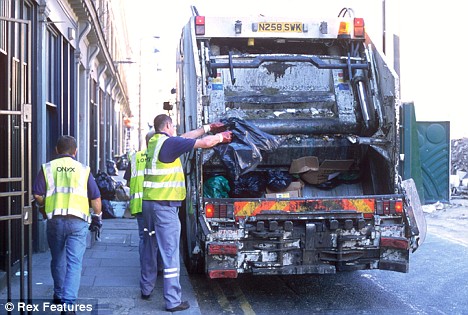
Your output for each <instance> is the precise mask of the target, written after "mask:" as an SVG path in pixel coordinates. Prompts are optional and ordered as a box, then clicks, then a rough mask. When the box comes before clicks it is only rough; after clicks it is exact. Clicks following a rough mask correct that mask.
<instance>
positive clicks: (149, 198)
mask: <svg viewBox="0 0 468 315" xmlns="http://www.w3.org/2000/svg"><path fill="white" fill-rule="evenodd" d="M153 126H154V129H155V132H156V133H155V135H154V136H153V137H152V138H151V139H150V141H149V143H148V151H147V154H148V156H147V158H148V159H147V162H146V169H145V176H144V182H143V218H144V224H145V228H146V229H147V230H148V235H150V236H151V237H150V238H145V240H144V245H143V246H144V247H146V246H150V248H151V249H153V250H157V249H159V251H160V254H161V260H162V263H163V277H164V280H163V283H164V286H163V290H164V292H163V294H164V300H165V304H166V310H167V311H168V312H177V311H183V310H186V309H188V308H189V307H190V305H189V303H188V302H187V301H182V289H181V286H180V281H179V278H180V261H179V243H180V232H181V228H180V221H179V215H178V212H179V207H180V206H181V204H182V201H183V200H184V199H185V196H186V189H185V176H184V171H183V169H182V163H181V161H180V156H181V155H182V154H184V153H186V152H189V151H191V150H193V149H198V148H202V149H207V148H211V147H214V146H215V145H217V144H219V143H229V142H231V136H232V135H231V132H230V131H225V130H226V126H224V124H222V123H219V122H217V123H213V124H210V125H205V126H203V127H200V128H198V129H195V130H192V131H189V132H187V133H185V134H183V135H181V136H174V134H175V128H174V125H173V123H172V119H171V118H170V117H169V116H168V115H166V114H161V115H158V116H156V117H155V118H154V124H153ZM208 132H212V133H216V134H214V135H207V136H205V137H203V138H200V139H197V138H199V137H201V136H202V135H204V134H206V133H208ZM217 132H219V133H217ZM153 279H154V280H156V274H155V273H154V274H153V278H152V279H151V280H153ZM150 283H151V284H154V283H155V281H151V282H150ZM153 289H154V285H153V286H152V287H151V286H148V287H147V288H143V289H142V292H141V297H142V298H143V299H148V298H149V297H150V294H151V292H152V290H153Z"/></svg>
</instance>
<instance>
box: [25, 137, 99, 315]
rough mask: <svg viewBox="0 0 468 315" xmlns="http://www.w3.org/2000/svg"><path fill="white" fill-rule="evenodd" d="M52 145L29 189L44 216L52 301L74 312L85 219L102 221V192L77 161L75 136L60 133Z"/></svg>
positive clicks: (78, 283) (85, 167) (86, 230)
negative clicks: (53, 154)
mask: <svg viewBox="0 0 468 315" xmlns="http://www.w3.org/2000/svg"><path fill="white" fill-rule="evenodd" d="M55 149H56V152H57V154H58V156H57V157H56V158H55V159H53V160H51V161H50V162H48V163H45V164H43V165H42V168H41V170H40V171H39V173H38V175H37V177H36V179H35V181H34V185H33V190H32V192H33V195H34V198H35V200H36V202H37V203H38V204H39V206H44V213H45V215H46V217H47V241H48V243H49V247H50V253H51V256H52V261H51V263H50V269H51V273H52V278H53V280H54V295H53V302H54V303H55V304H63V305H64V309H63V311H62V314H75V311H76V309H75V306H76V305H75V303H76V299H77V297H78V290H79V288H80V281H81V269H82V262H83V255H84V253H85V250H86V236H87V234H88V227H89V226H88V223H91V222H94V223H91V224H99V225H102V220H101V218H102V212H101V194H100V191H99V188H98V186H97V184H96V181H95V180H94V177H93V175H92V174H91V172H90V168H89V167H88V166H86V165H84V164H81V163H80V162H78V161H76V153H77V151H78V150H77V145H76V140H75V138H73V137H71V136H61V137H60V138H59V139H58V141H57V146H56V148H55ZM89 205H91V207H92V209H93V213H90V211H89V210H90V209H89V207H90V206H89ZM92 217H93V219H92Z"/></svg>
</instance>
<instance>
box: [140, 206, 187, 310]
mask: <svg viewBox="0 0 468 315" xmlns="http://www.w3.org/2000/svg"><path fill="white" fill-rule="evenodd" d="M142 209H143V218H144V225H145V228H146V231H145V236H144V242H143V243H144V245H143V246H144V248H145V249H144V252H145V253H148V250H147V247H148V246H150V248H151V250H152V251H153V253H152V254H150V255H149V256H150V257H156V255H157V250H158V248H159V249H160V253H161V260H162V263H163V274H164V282H163V283H164V300H165V303H166V308H173V307H176V306H178V305H179V304H180V303H181V302H182V289H181V287H180V280H179V278H180V257H179V245H180V244H179V243H180V221H179V209H178V208H177V207H170V206H162V205H161V204H159V203H158V202H157V201H148V200H143V207H142ZM154 241H155V242H154ZM154 269H156V271H154V272H153V273H154V277H151V278H148V279H147V280H149V281H152V280H153V278H154V280H156V276H157V269H158V268H154ZM140 283H141V282H140ZM154 283H155V282H153V288H154ZM142 292H143V291H142ZM143 293H144V294H145V292H143Z"/></svg>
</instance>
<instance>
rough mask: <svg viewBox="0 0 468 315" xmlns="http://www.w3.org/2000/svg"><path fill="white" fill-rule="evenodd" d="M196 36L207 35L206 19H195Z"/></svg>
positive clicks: (198, 17)
mask: <svg viewBox="0 0 468 315" xmlns="http://www.w3.org/2000/svg"><path fill="white" fill-rule="evenodd" d="M195 35H205V17H204V16H196V17H195Z"/></svg>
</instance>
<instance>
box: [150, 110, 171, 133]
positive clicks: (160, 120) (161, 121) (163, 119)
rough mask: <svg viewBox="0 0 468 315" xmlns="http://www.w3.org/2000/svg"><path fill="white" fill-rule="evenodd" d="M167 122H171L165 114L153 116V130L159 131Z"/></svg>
mask: <svg viewBox="0 0 468 315" xmlns="http://www.w3.org/2000/svg"><path fill="white" fill-rule="evenodd" d="M168 122H169V123H172V119H171V117H169V116H168V115H166V114H161V115H158V116H156V117H154V122H153V126H154V130H156V131H161V130H162V129H163V128H164V127H165V126H166V123H168Z"/></svg>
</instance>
